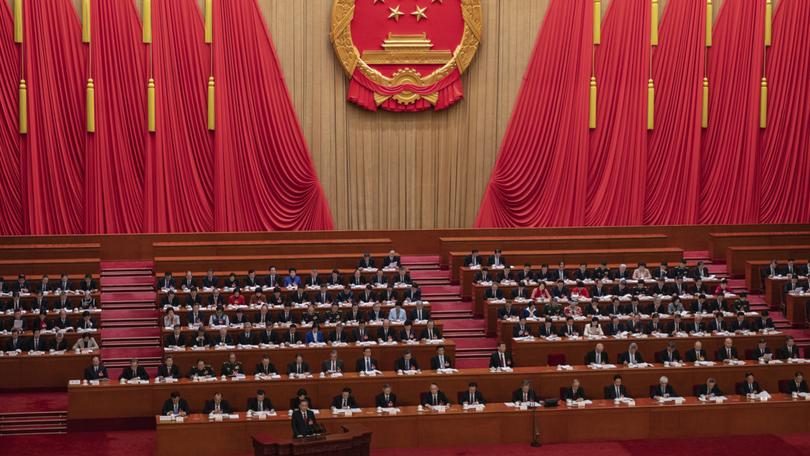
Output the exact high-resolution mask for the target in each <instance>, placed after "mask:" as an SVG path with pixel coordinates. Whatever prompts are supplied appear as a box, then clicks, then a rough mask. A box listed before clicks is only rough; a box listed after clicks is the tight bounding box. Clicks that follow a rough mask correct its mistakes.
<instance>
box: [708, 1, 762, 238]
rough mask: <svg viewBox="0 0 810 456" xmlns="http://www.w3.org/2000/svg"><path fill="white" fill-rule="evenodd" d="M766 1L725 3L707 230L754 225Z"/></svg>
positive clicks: (714, 77) (714, 85)
mask: <svg viewBox="0 0 810 456" xmlns="http://www.w3.org/2000/svg"><path fill="white" fill-rule="evenodd" d="M764 24H765V1H730V2H723V6H722V8H721V11H720V15H719V16H718V18H717V23H716V24H715V31H714V46H713V47H712V50H711V52H710V54H709V55H710V57H711V58H710V61H709V86H710V97H709V100H710V103H709V128H707V129H706V133H705V137H704V140H703V152H702V160H701V171H702V175H701V179H700V181H701V189H700V190H701V191H700V197H699V200H700V218H699V222H700V223H703V224H726V223H756V222H757V221H758V219H759V200H760V194H759V185H758V181H757V170H758V168H759V161H758V153H757V151H758V143H757V142H758V140H759V135H760V130H759V128H758V126H759V86H760V78H761V77H762V58H763V56H762V54H763V48H764V38H763V37H764Z"/></svg>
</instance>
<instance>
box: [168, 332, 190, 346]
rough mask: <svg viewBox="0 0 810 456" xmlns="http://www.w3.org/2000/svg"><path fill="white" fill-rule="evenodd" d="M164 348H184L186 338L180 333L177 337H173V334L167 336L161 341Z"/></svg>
mask: <svg viewBox="0 0 810 456" xmlns="http://www.w3.org/2000/svg"><path fill="white" fill-rule="evenodd" d="M163 346H164V347H174V346H177V347H185V346H186V336H185V335H183V334H182V333H180V335H179V336H177V337H175V335H174V333H171V334H169V335H168V336H166V339H165V340H164V341H163Z"/></svg>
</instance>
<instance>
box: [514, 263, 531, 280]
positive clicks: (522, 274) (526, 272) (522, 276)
mask: <svg viewBox="0 0 810 456" xmlns="http://www.w3.org/2000/svg"><path fill="white" fill-rule="evenodd" d="M517 281H518V283H520V282H525V283H529V282H532V281H534V273H533V272H532V265H531V263H525V264H524V265H523V270H521V271H519V272H518V273H517Z"/></svg>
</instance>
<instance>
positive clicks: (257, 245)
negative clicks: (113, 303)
mask: <svg viewBox="0 0 810 456" xmlns="http://www.w3.org/2000/svg"><path fill="white" fill-rule="evenodd" d="M393 248H394V247H393V242H392V241H391V239H388V238H362V239H282V240H237V241H230V240H229V241H186V242H154V243H152V249H153V251H154V255H155V256H156V257H176V256H191V257H193V256H197V255H199V254H200V252H205V253H206V255H212V256H220V255H222V256H233V255H271V254H272V255H303V254H318V253H323V252H330V253H354V254H355V258H356V257H357V256H359V255H357V254H356V252H388V251H389V250H392V249H393Z"/></svg>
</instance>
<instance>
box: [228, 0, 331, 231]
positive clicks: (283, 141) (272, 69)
mask: <svg viewBox="0 0 810 456" xmlns="http://www.w3.org/2000/svg"><path fill="white" fill-rule="evenodd" d="M214 76H215V80H216V124H217V125H216V129H217V130H216V135H215V148H216V151H217V153H216V159H215V166H214V173H215V176H216V181H215V182H216V186H215V187H214V198H215V199H214V201H215V204H214V208H215V219H216V229H217V230H219V231H244V230H249V231H261V230H315V229H331V228H332V215H331V213H330V212H329V207H328V205H327V202H326V197H325V196H324V193H323V190H322V189H321V185H320V183H319V182H318V177H317V175H316V174H315V168H314V165H313V163H312V159H311V157H310V155H309V150H308V148H307V145H306V142H305V140H304V135H303V132H302V131H301V127H300V125H299V123H298V119H297V116H296V114H295V111H294V110H293V106H292V101H291V100H290V96H289V93H288V92H287V86H286V84H285V83H284V77H283V74H282V73H281V68H280V66H279V62H278V58H277V56H276V51H275V49H274V48H273V45H272V42H271V40H270V34H269V33H268V31H267V28H266V27H265V24H264V18H263V17H262V15H261V11H260V10H259V6H258V4H257V3H256V0H232V1H229V2H228V3H227V8H214Z"/></svg>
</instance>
